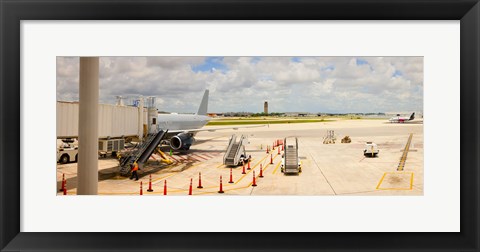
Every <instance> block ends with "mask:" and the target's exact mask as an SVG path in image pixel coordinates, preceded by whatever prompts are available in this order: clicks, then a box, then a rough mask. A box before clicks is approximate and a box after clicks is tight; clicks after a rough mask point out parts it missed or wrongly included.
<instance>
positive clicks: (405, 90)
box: [57, 57, 423, 112]
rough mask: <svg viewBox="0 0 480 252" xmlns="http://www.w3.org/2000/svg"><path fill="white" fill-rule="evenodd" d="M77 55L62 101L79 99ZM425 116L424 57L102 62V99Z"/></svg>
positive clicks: (63, 62)
mask: <svg viewBox="0 0 480 252" xmlns="http://www.w3.org/2000/svg"><path fill="white" fill-rule="evenodd" d="M78 65H79V60H78V58H75V57H58V58H57V99H58V100H76V99H78ZM206 88H208V89H210V104H209V110H210V111H213V112H226V111H251V112H259V111H262V110H263V101H264V100H268V101H269V104H270V108H271V109H270V110H271V111H278V112H282V111H308V112H382V111H409V110H417V111H418V110H423V58H422V57H301V58H292V57H225V58H208V57H101V58H100V99H101V102H103V103H114V102H115V96H117V95H122V96H124V97H133V96H138V95H142V96H158V97H159V99H158V102H157V104H158V107H159V109H160V110H165V111H176V112H195V111H196V110H197V107H198V104H199V102H200V99H201V97H202V94H203V90H204V89H206Z"/></svg>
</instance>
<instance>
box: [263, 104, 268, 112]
mask: <svg viewBox="0 0 480 252" xmlns="http://www.w3.org/2000/svg"><path fill="white" fill-rule="evenodd" d="M263 113H265V114H266V115H268V101H265V102H264V103H263Z"/></svg>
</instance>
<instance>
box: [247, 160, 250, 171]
mask: <svg viewBox="0 0 480 252" xmlns="http://www.w3.org/2000/svg"><path fill="white" fill-rule="evenodd" d="M247 170H250V160H248V167H247Z"/></svg>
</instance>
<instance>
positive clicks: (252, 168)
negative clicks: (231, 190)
mask: <svg viewBox="0 0 480 252" xmlns="http://www.w3.org/2000/svg"><path fill="white" fill-rule="evenodd" d="M268 156H269V155H268V154H267V155H266V156H265V157H264V158H262V159H261V160H260V161H258V163H256V164H255V165H254V166H253V167H250V168H251V169H250V170H248V171H247V173H246V174H243V176H241V177H240V178H239V179H238V180H237V181H235V183H234V184H235V185H236V184H237V183H238V182H240V181H241V180H242V179H243V178H244V177H245V176H247V175H248V174H249V173H250V172H252V171H253V170H254V169H255V167H257V166H258V165H259V164H260V163H261V162H262V161H263V160H265V159H266V158H267V157H268Z"/></svg>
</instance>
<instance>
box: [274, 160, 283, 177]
mask: <svg viewBox="0 0 480 252" xmlns="http://www.w3.org/2000/svg"><path fill="white" fill-rule="evenodd" d="M281 164H282V161H280V162H279V163H278V164H277V167H275V170H273V172H272V174H275V172H277V170H278V167H280V165H281Z"/></svg>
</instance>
